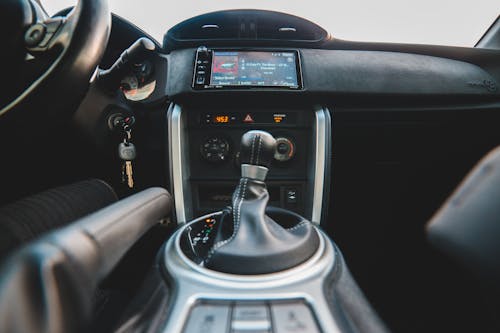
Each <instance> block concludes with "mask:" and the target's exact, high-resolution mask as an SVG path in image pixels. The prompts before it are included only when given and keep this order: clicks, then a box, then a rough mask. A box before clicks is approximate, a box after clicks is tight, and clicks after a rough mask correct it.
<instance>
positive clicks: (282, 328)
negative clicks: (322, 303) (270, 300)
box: [271, 302, 320, 333]
mask: <svg viewBox="0 0 500 333" xmlns="http://www.w3.org/2000/svg"><path fill="white" fill-rule="evenodd" d="M271 314H272V317H273V332H274V333H319V332H320V331H319V329H318V326H317V325H316V322H315V320H314V317H313V315H312V313H311V311H310V310H309V308H308V307H307V305H305V304H304V303H302V302H296V303H282V304H280V303H276V304H272V305H271Z"/></svg>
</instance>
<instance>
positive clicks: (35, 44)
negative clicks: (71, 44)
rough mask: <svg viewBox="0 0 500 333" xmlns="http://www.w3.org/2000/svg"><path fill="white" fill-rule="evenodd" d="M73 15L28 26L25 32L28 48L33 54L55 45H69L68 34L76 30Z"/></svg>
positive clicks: (52, 47) (48, 49) (47, 49)
mask: <svg viewBox="0 0 500 333" xmlns="http://www.w3.org/2000/svg"><path fill="white" fill-rule="evenodd" d="M72 23H73V20H72V17H71V16H67V17H54V18H50V19H47V20H45V21H44V22H37V23H35V24H33V25H32V26H31V27H29V28H28V30H27V31H26V33H25V34H24V42H25V43H26V49H27V51H28V52H29V53H31V54H32V55H36V54H38V53H40V52H46V51H50V50H52V49H54V48H55V47H60V46H62V47H63V48H64V47H67V45H68V40H69V38H68V36H71V34H72V32H73V30H74V24H72Z"/></svg>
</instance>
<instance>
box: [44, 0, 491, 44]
mask: <svg viewBox="0 0 500 333" xmlns="http://www.w3.org/2000/svg"><path fill="white" fill-rule="evenodd" d="M42 3H43V4H44V6H45V8H46V9H47V11H48V12H49V13H50V14H53V13H55V12H57V11H58V10H61V9H63V8H65V7H68V6H72V5H74V4H75V3H76V0H42ZM109 4H110V8H111V11H112V12H114V13H116V14H118V15H120V16H122V17H124V18H126V19H127V20H129V21H131V22H132V23H134V24H135V25H137V26H138V27H139V28H141V29H143V30H144V31H145V32H147V33H149V34H150V35H151V36H153V37H154V38H156V39H157V40H158V41H160V42H161V41H162V39H163V34H164V33H165V32H166V31H167V30H168V29H169V28H171V27H172V26H174V25H175V24H177V23H179V22H181V21H183V20H185V19H187V18H190V17H193V16H196V15H199V14H203V13H207V12H212V11H216V10H223V9H243V8H245V9H269V10H275V11H279V12H285V13H289V14H293V15H297V16H301V17H304V18H306V19H308V20H310V21H313V22H315V23H317V24H319V25H320V26H322V27H323V28H324V29H326V30H328V32H330V33H331V34H332V35H333V36H334V37H337V38H340V39H347V40H357V41H366V42H396V43H398V42H400V43H420V44H437V45H454V46H468V47H472V46H474V45H475V44H476V43H477V42H478V41H479V39H480V38H481V36H482V35H483V34H484V33H485V32H486V30H487V29H488V28H489V26H490V25H491V24H492V23H493V21H494V20H495V19H496V17H497V16H498V14H499V13H500V1H499V0H475V1H471V0H467V1H457V0H411V1H409V0H377V1H373V0H344V1H339V0H306V1H290V0H212V1H210V0H179V1H172V0H109Z"/></svg>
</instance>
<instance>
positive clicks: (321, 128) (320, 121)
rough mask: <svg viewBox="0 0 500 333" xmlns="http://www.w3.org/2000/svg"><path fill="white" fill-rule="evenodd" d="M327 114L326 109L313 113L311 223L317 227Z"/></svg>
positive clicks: (323, 169) (321, 202)
mask: <svg viewBox="0 0 500 333" xmlns="http://www.w3.org/2000/svg"><path fill="white" fill-rule="evenodd" d="M327 112H329V111H328V109H326V108H321V109H319V110H316V111H315V113H314V116H315V123H314V131H315V142H314V145H315V147H314V148H315V153H314V155H315V159H314V190H313V201H312V213H311V222H313V223H314V224H317V225H319V224H320V223H321V217H322V215H323V214H322V213H323V200H324V199H325V198H324V197H323V196H324V193H325V188H324V186H325V172H326V163H327V154H328V151H327V141H326V140H328V139H329V138H328V137H327V128H326V126H327V115H325V113H327Z"/></svg>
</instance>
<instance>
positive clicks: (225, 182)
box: [168, 105, 331, 223]
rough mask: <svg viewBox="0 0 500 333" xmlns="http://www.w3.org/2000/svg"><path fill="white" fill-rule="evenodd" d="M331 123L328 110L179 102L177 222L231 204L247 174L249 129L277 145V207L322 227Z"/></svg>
mask: <svg viewBox="0 0 500 333" xmlns="http://www.w3.org/2000/svg"><path fill="white" fill-rule="evenodd" d="M330 122H331V121H330V113H329V111H328V110H326V109H322V108H318V109H316V110H313V109H309V110H307V109H301V108H267V107H265V106H263V107H261V108H258V109H257V108H246V107H244V106H241V107H240V108H228V107H224V106H218V107H213V106H207V107H185V108H183V107H181V106H179V105H172V106H171V108H170V110H169V113H168V124H169V134H170V138H169V140H170V152H169V156H170V166H171V168H170V170H171V175H170V179H171V186H172V191H173V193H174V198H175V207H176V211H175V212H176V218H177V221H178V222H181V223H183V222H186V221H189V220H191V219H193V218H194V217H196V216H200V215H203V214H206V213H209V212H214V211H217V210H220V209H222V208H224V207H225V206H227V205H228V204H229V203H230V201H231V195H232V193H233V190H234V187H235V185H236V183H237V180H238V179H239V176H240V171H239V153H240V152H239V140H240V138H241V136H242V135H243V133H245V132H246V131H248V130H252V129H263V130H266V131H268V132H270V133H271V134H272V135H273V136H274V137H275V138H276V140H277V149H276V152H275V155H274V159H273V161H272V168H271V169H270V171H269V175H268V178H267V179H268V181H267V186H268V190H269V194H270V205H272V206H276V207H282V208H286V209H289V210H292V211H294V212H296V213H299V214H301V215H304V216H305V217H307V218H308V219H310V220H311V221H313V222H314V223H320V222H321V218H322V215H323V211H324V209H325V207H324V206H323V202H324V200H325V198H326V197H327V195H328V182H329V178H328V177H329V172H328V170H329V167H330V158H329V155H330V153H329V152H330V137H331V134H330V128H331V123H330Z"/></svg>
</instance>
